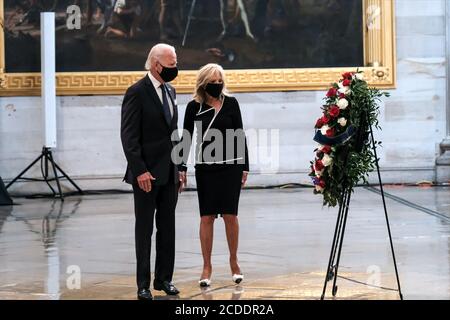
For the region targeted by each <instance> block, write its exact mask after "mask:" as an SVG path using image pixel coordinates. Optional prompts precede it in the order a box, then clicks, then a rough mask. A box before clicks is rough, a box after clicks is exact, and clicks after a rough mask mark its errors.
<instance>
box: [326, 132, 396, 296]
mask: <svg viewBox="0 0 450 320" xmlns="http://www.w3.org/2000/svg"><path fill="white" fill-rule="evenodd" d="M368 129H369V133H370V139H371V147H372V148H373V152H374V155H375V165H376V168H377V173H378V182H379V186H380V191H381V198H382V200H383V208H384V215H385V218H386V225H387V230H388V234H389V242H390V245H391V252H392V258H393V262H394V267H395V276H396V278H397V286H398V293H399V296H400V300H403V295H402V290H401V286H400V279H399V276H398V269H397V261H396V259H395V252H394V245H393V242H392V235H391V228H390V225H389V217H388V212H387V208H386V200H385V197H384V190H383V183H382V181H381V174H380V166H379V163H378V156H377V149H376V144H375V139H374V135H373V130H372V126H371V125H370V126H368ZM348 154H349V150H347V155H346V160H345V163H346V164H347V162H348V161H347V160H348ZM342 185H343V191H342V193H341V198H340V204H339V211H338V216H337V220H336V228H335V231H334V236H333V244H332V245H331V252H330V259H329V261H328V267H327V272H326V275H325V281H324V285H323V292H322V296H321V298H320V299H321V300H324V299H325V293H326V290H327V283H328V281H331V280H333V288H332V294H333V297H335V296H336V293H337V290H338V287H337V285H336V280H337V277H338V270H339V262H340V258H341V251H342V243H343V241H344V234H345V226H346V223H347V217H348V211H349V208H350V199H351V194H352V190H353V185H352V184H350V183H349V182H348V179H347V176H346V175H344V177H343V180H342Z"/></svg>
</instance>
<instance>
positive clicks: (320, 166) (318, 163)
mask: <svg viewBox="0 0 450 320" xmlns="http://www.w3.org/2000/svg"><path fill="white" fill-rule="evenodd" d="M323 168H325V166H324V165H323V163H322V160H317V161H316V165H315V169H316V171H322V170H323Z"/></svg>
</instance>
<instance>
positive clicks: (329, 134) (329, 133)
mask: <svg viewBox="0 0 450 320" xmlns="http://www.w3.org/2000/svg"><path fill="white" fill-rule="evenodd" d="M326 135H327V137H329V138H331V137H334V129H333V128H330V129H328V130H327V134H326Z"/></svg>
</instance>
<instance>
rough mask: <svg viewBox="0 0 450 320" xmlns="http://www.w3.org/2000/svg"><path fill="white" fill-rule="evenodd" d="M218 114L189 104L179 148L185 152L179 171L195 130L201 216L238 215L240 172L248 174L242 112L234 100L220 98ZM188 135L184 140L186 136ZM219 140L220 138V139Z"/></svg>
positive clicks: (183, 166)
mask: <svg viewBox="0 0 450 320" xmlns="http://www.w3.org/2000/svg"><path fill="white" fill-rule="evenodd" d="M222 99H223V100H222V101H223V102H222V107H221V109H219V111H218V112H216V111H215V109H214V108H213V107H211V106H209V105H207V104H199V103H198V102H196V101H191V102H189V103H188V105H187V107H186V112H185V117H184V130H187V131H185V134H183V139H182V144H183V143H185V144H184V146H186V142H187V144H188V148H185V149H184V151H185V153H184V154H183V155H182V156H183V162H184V164H183V165H182V167H181V168H182V169H181V170H186V169H187V167H186V165H185V164H186V162H187V158H188V154H189V150H190V146H191V143H189V142H188V141H190V140H191V139H193V132H194V126H195V127H196V129H197V146H196V151H195V178H196V182H197V194H198V200H199V206H200V215H201V216H205V215H216V216H218V215H223V214H234V215H237V214H238V206H239V196H240V193H241V183H242V172H243V171H249V163H248V149H247V143H246V138H245V133H244V131H243V126H242V117H241V111H240V109H239V104H238V102H237V100H236V99H235V98H234V97H229V96H223V97H222ZM187 132H188V133H189V134H190V139H189V140H186V139H187V138H189V137H186V133H187ZM220 136H221V137H220Z"/></svg>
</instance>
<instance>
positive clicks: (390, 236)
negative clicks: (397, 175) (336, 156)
mask: <svg viewBox="0 0 450 320" xmlns="http://www.w3.org/2000/svg"><path fill="white" fill-rule="evenodd" d="M370 136H371V139H372V147H373V152H374V155H375V165H376V167H377V173H378V182H379V184H380V191H381V198H382V199H383V208H384V216H385V218H386V225H387V230H388V234H389V242H390V245H391V252H392V259H393V260H394V268H395V276H396V277H397V286H398V294H399V295H400V300H403V295H402V289H401V286H400V278H399V276H398V269H397V260H396V259H395V251H394V244H393V242H392V235H391V227H390V224H389V217H388V213H387V208H386V199H385V197H384V189H383V183H382V181H381V173H380V165H379V163H378V156H377V147H376V145H375V138H374V137H373V130H372V126H370Z"/></svg>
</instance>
